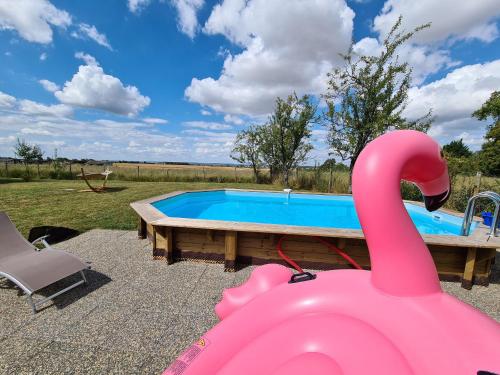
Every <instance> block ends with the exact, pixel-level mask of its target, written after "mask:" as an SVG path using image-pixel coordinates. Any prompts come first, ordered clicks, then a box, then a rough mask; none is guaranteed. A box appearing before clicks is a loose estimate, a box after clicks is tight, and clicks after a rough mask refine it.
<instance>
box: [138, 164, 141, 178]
mask: <svg viewBox="0 0 500 375" xmlns="http://www.w3.org/2000/svg"><path fill="white" fill-rule="evenodd" d="M139 168H140V167H139V166H137V179H139V176H140V174H141V172H140V171H139Z"/></svg>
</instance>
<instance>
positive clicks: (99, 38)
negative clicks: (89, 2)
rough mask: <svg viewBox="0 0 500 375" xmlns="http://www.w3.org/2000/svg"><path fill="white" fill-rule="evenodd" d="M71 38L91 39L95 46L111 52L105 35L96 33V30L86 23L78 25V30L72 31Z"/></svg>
mask: <svg viewBox="0 0 500 375" xmlns="http://www.w3.org/2000/svg"><path fill="white" fill-rule="evenodd" d="M71 36H72V37H74V38H77V39H92V40H93V41H94V42H96V43H97V44H99V45H101V46H103V47H106V48H107V49H110V50H113V48H112V47H111V44H109V41H108V38H107V37H106V35H104V34H102V33H100V32H99V31H97V28H96V27H95V26H93V25H88V24H86V23H80V24H79V25H78V30H77V31H73V32H72V33H71Z"/></svg>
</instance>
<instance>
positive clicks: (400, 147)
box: [352, 130, 450, 296]
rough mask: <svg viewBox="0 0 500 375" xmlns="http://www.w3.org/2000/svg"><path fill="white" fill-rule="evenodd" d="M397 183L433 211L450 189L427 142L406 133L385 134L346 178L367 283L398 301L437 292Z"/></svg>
mask: <svg viewBox="0 0 500 375" xmlns="http://www.w3.org/2000/svg"><path fill="white" fill-rule="evenodd" d="M401 180H406V181H410V182H413V183H415V184H416V185H417V186H418V187H419V188H420V190H421V191H422V193H423V194H424V196H425V201H426V207H427V209H429V210H431V211H433V210H435V209H437V208H439V207H440V206H441V205H442V204H444V202H445V201H446V199H447V197H448V195H449V191H450V186H449V177H448V168H447V165H446V161H445V160H444V159H443V157H442V156H441V150H440V147H439V145H438V144H437V143H436V142H435V141H434V140H432V138H430V137H429V136H427V135H425V134H423V133H420V132H417V131H411V130H401V131H394V132H391V133H387V134H385V135H383V136H381V137H379V138H377V139H376V140H374V141H372V142H371V143H369V144H368V145H367V146H366V147H365V149H364V150H363V152H362V153H361V154H360V156H359V158H358V160H357V161H356V165H355V167H354V171H353V176H352V190H353V197H354V203H355V206H356V211H357V213H358V217H359V220H360V223H361V226H362V228H363V232H364V235H365V238H366V242H367V244H368V248H369V252H370V261H371V268H372V276H371V280H372V283H373V285H374V286H375V287H377V288H378V289H380V290H382V291H384V292H386V293H389V294H392V295H398V296H418V295H425V294H431V293H439V292H441V287H440V284H439V278H438V274H437V271H436V267H435V265H434V262H433V260H432V257H431V255H430V253H429V250H428V249H427V246H426V245H425V243H424V241H423V239H422V237H421V236H420V234H419V232H418V231H417V229H416V227H415V225H414V224H413V222H412V220H411V219H410V216H409V215H408V212H407V211H406V209H405V207H404V204H403V200H402V197H401V191H400V182H401Z"/></svg>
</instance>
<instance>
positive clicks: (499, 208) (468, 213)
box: [461, 191, 500, 237]
mask: <svg viewBox="0 0 500 375" xmlns="http://www.w3.org/2000/svg"><path fill="white" fill-rule="evenodd" d="M479 198H489V199H490V200H492V201H493V203H495V212H494V213H493V219H492V222H491V229H490V233H489V235H490V236H495V237H496V235H497V227H498V223H499V220H500V216H499V214H500V194H498V193H496V192H494V191H483V192H481V193H478V194H476V195H474V196H473V197H471V198H470V199H469V200H468V202H467V208H466V209H465V213H464V221H463V222H462V231H461V235H462V236H468V235H469V232H470V226H471V224H472V218H473V216H474V206H475V204H476V200H478V199H479Z"/></svg>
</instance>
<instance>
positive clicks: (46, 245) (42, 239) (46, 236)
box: [31, 234, 50, 247]
mask: <svg viewBox="0 0 500 375" xmlns="http://www.w3.org/2000/svg"><path fill="white" fill-rule="evenodd" d="M48 237H49V235H48V234H46V235H45V236H42V237H38V238H37V239H36V240H34V241H32V242H31V244H32V245H36V244H37V243H39V242H40V243H42V244H43V246H44V247H50V245H49V243H48V242H47V241H45V239H46V238H48Z"/></svg>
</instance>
